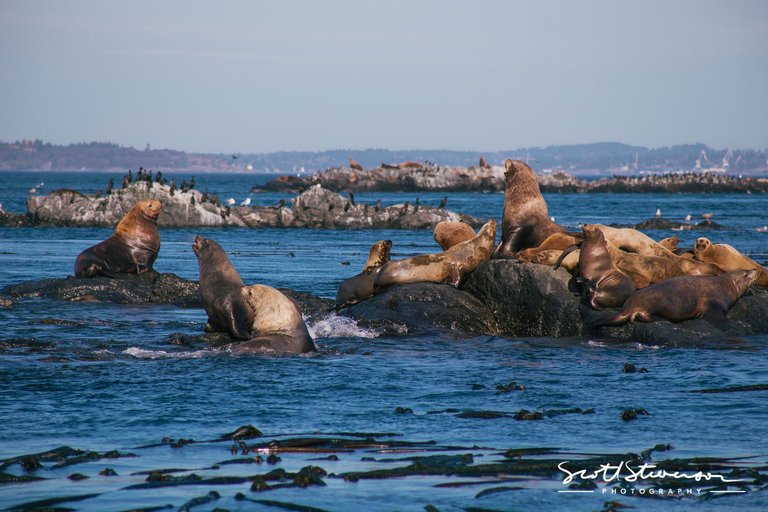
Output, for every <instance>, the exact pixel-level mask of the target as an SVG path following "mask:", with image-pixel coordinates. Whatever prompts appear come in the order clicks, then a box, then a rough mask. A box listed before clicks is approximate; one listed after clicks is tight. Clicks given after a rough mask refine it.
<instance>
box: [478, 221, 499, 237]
mask: <svg viewBox="0 0 768 512" xmlns="http://www.w3.org/2000/svg"><path fill="white" fill-rule="evenodd" d="M477 234H478V236H480V235H483V236H485V237H488V238H490V239H491V240H493V239H494V238H495V237H496V221H495V220H493V219H491V220H489V221H488V222H486V223H485V224H483V227H481V228H480V231H479V232H478V233H477Z"/></svg>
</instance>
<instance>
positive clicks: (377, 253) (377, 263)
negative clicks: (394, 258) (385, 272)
mask: <svg viewBox="0 0 768 512" xmlns="http://www.w3.org/2000/svg"><path fill="white" fill-rule="evenodd" d="M391 249H392V240H379V241H378V242H376V243H375V244H373V245H372V246H371V250H370V251H369V252H368V261H366V262H365V268H364V269H363V272H368V271H371V270H373V269H376V268H379V267H381V266H382V265H384V264H385V263H386V262H388V261H389V260H390V256H389V251H390V250H391Z"/></svg>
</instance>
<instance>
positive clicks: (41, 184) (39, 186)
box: [37, 181, 45, 188]
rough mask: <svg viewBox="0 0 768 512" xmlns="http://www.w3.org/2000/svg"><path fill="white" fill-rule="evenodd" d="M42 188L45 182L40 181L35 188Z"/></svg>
mask: <svg viewBox="0 0 768 512" xmlns="http://www.w3.org/2000/svg"><path fill="white" fill-rule="evenodd" d="M43 186H45V182H44V181H41V182H40V183H38V184H37V188H41V187H43Z"/></svg>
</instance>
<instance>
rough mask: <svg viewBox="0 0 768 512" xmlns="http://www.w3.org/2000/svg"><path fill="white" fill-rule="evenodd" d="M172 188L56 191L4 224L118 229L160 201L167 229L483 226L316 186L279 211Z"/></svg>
mask: <svg viewBox="0 0 768 512" xmlns="http://www.w3.org/2000/svg"><path fill="white" fill-rule="evenodd" d="M172 188H173V187H171V186H169V185H167V184H166V185H163V184H160V183H153V182H151V181H137V182H133V183H130V184H128V185H127V186H125V187H124V188H120V189H115V190H111V191H110V192H109V193H107V194H104V195H101V194H94V195H86V194H83V193H81V192H78V191H76V190H68V189H62V190H55V191H53V192H51V193H50V194H49V195H47V196H30V197H29V199H28V200H27V215H26V216H23V215H13V214H10V215H8V214H7V215H5V217H3V218H0V222H4V224H3V225H9V226H13V225H53V226H115V225H116V224H117V223H118V222H119V221H120V219H121V218H122V217H123V215H125V214H126V213H127V212H128V211H129V210H130V209H131V208H132V207H133V205H134V204H136V203H137V202H138V201H140V200H143V199H157V200H159V201H160V202H162V204H163V212H162V213H161V215H160V217H159V219H158V225H160V226H166V227H200V226H205V227H228V226H239V227H248V228H260V227H281V228H303V227H310V228H374V229H376V228H382V229H425V228H431V227H434V226H435V225H436V224H437V223H438V222H440V221H444V220H447V221H465V222H468V223H470V224H472V225H473V226H479V225H482V222H481V221H480V220H478V219H475V218H473V217H471V216H468V215H464V214H460V213H455V212H451V211H448V210H446V209H445V208H435V207H432V206H424V205H410V204H408V203H404V204H397V205H393V206H388V207H381V206H379V205H369V204H360V203H354V200H353V199H352V198H344V197H342V196H341V195H339V194H336V193H334V192H331V191H330V190H328V189H326V188H323V187H321V186H317V185H314V186H311V187H309V188H308V189H307V190H305V191H304V192H303V193H302V194H300V195H298V196H297V197H294V198H293V199H292V200H291V202H290V205H283V204H280V205H277V206H235V205H232V206H227V205H223V204H222V203H221V202H220V201H219V199H218V198H217V197H216V196H209V195H208V193H207V192H204V193H201V192H200V191H198V190H195V189H186V190H183V191H182V190H172Z"/></svg>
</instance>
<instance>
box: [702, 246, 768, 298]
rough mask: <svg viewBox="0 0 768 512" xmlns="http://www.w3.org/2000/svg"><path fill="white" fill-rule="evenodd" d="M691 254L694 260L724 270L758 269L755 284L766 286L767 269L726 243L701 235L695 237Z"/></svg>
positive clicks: (767, 285)
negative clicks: (717, 242)
mask: <svg viewBox="0 0 768 512" xmlns="http://www.w3.org/2000/svg"><path fill="white" fill-rule="evenodd" d="M693 254H694V258H696V260H698V261H703V262H705V263H711V264H714V265H717V266H718V267H720V268H721V269H723V270H724V271H726V272H730V271H732V270H738V269H752V268H753V269H755V270H757V271H758V276H757V281H756V282H755V285H756V286H760V287H768V270H766V268H765V267H763V266H762V265H760V264H759V263H758V262H756V261H755V260H753V259H752V258H748V257H746V256H744V255H743V254H741V253H740V252H739V251H738V250H736V249H735V248H734V247H732V246H730V245H728V244H713V243H712V242H711V241H710V240H709V239H708V238H704V237H701V238H698V239H696V244H695V245H694V246H693Z"/></svg>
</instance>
